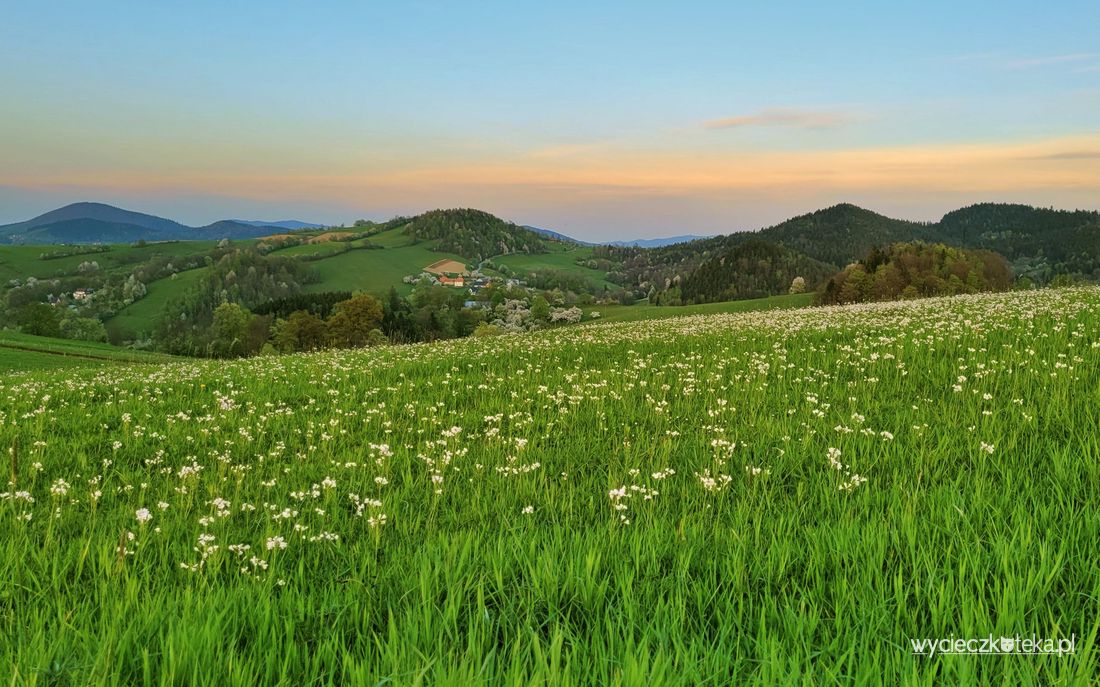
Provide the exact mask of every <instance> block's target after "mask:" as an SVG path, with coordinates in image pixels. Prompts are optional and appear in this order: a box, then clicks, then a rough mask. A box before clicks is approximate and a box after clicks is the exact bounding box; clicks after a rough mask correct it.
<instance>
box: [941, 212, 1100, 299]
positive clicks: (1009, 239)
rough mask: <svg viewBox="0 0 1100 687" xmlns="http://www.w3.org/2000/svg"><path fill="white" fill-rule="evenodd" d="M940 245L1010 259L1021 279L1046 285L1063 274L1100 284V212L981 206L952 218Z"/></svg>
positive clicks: (945, 218) (948, 216)
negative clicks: (1022, 276) (990, 251)
mask: <svg viewBox="0 0 1100 687" xmlns="http://www.w3.org/2000/svg"><path fill="white" fill-rule="evenodd" d="M936 229H937V232H938V236H939V238H938V240H940V241H943V242H944V243H948V244H953V245H957V246H962V247H964V248H984V249H986V250H992V251H996V252H998V253H1000V254H1001V255H1003V256H1005V257H1006V258H1007V259H1008V260H1009V261H1010V262H1012V264H1013V268H1014V269H1015V270H1016V272H1017V274H1026V275H1028V276H1030V277H1031V278H1033V279H1036V280H1038V281H1041V282H1045V281H1048V280H1049V279H1050V278H1051V277H1052V276H1055V275H1058V274H1071V275H1079V276H1082V277H1085V278H1090V279H1100V212H1089V211H1085V210H1054V209H1048V208H1036V207H1031V206H1030V205H1014V204H1007V203H982V204H980V205H971V206H969V207H965V208H962V209H961V210H955V211H954V212H949V213H947V214H946V215H944V216H943V219H942V220H940V222H939V223H938V224H937V225H936Z"/></svg>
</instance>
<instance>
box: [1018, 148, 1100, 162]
mask: <svg viewBox="0 0 1100 687" xmlns="http://www.w3.org/2000/svg"><path fill="white" fill-rule="evenodd" d="M1026 159H1028V160H1100V149H1097V150H1066V151H1062V152H1057V153H1049V154H1047V155H1033V156H1031V157H1029V158H1026Z"/></svg>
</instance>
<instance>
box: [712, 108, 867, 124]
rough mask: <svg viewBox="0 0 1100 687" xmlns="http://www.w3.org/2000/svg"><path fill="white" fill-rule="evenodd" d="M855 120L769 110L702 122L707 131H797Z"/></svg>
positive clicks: (818, 113) (826, 113) (818, 112)
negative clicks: (775, 128) (774, 128)
mask: <svg viewBox="0 0 1100 687" xmlns="http://www.w3.org/2000/svg"><path fill="white" fill-rule="evenodd" d="M853 121H855V118H854V117H853V116H852V115H850V114H846V113H842V112H832V111H826V110H796V109H789V108H771V109H766V110H760V111H758V112H755V113H753V114H749V115H740V116H737V117H726V118H724V119H712V120H710V121H707V122H704V123H703V126H704V127H706V128H707V129H736V128H740V127H749V126H789V127H795V128H798V129H834V128H836V127H839V126H844V125H845V124H850V123H851V122H853Z"/></svg>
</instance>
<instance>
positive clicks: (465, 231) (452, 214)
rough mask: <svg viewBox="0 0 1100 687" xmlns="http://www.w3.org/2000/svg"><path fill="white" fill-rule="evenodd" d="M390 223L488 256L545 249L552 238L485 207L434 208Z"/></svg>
mask: <svg viewBox="0 0 1100 687" xmlns="http://www.w3.org/2000/svg"><path fill="white" fill-rule="evenodd" d="M387 226H388V227H401V229H402V231H403V232H404V233H405V234H407V235H408V236H411V237H413V238H415V239H418V240H421V241H436V242H437V243H436V249H437V250H440V251H448V252H451V253H456V254H458V255H463V256H466V257H468V258H476V259H478V260H484V259H486V258H490V257H492V256H494V255H501V254H504V253H542V252H545V250H546V248H545V246H544V242H545V241H548V240H551V239H549V238H548V237H544V236H540V235H539V234H537V233H535V232H533V231H531V230H530V229H526V228H524V227H521V226H517V225H515V224H512V223H511V222H505V221H504V220H502V219H500V218H499V217H495V216H493V215H490V214H489V213H487V212H483V211H481V210H472V209H465V208H464V209H457V210H432V211H430V212H425V213H424V214H422V215H417V216H416V217H408V218H405V217H402V218H398V219H395V220H391V221H390V222H389V223H388V224H387Z"/></svg>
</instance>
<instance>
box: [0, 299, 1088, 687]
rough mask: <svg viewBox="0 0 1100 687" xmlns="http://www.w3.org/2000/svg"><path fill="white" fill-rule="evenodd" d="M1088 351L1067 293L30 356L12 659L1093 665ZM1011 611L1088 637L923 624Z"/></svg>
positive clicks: (221, 671) (610, 677) (37, 674)
mask: <svg viewBox="0 0 1100 687" xmlns="http://www.w3.org/2000/svg"><path fill="white" fill-rule="evenodd" d="M1098 358H1100V291H1098V290H1095V289H1075V290H1063V291H1042V292H1028V293H1014V294H1002V295H983V296H973V297H961V298H953V299H938V300H928V301H920V302H912V303H904V304H888V305H871V306H856V307H848V308H818V309H808V310H797V311H795V310H792V311H771V312H762V313H739V314H727V315H708V316H700V317H687V318H675V319H671V320H658V321H649V322H636V323H622V324H604V325H596V326H585V327H576V328H567V329H558V330H554V331H551V332H546V333H542V334H534V335H521V336H504V337H497V338H492V339H481V340H464V341H458V342H448V343H444V344H440V345H417V346H407V347H393V348H384V349H375V350H369V351H358V352H329V353H322V354H315V355H307V356H292V357H283V358H273V359H253V360H248V361H240V362H231V363H225V362H186V363H175V364H166V365H162V366H156V367H150V366H142V367H133V368H111V369H104V370H100V371H83V370H81V371H68V372H66V373H28V374H25V375H13V376H8V377H5V378H3V379H2V380H0V392H2V393H0V397H2V398H3V405H2V406H0V446H4V447H7V448H8V449H9V458H10V461H8V462H9V463H10V465H5V466H4V467H3V470H4V472H8V471H10V473H11V476H10V483H9V485H8V486H7V487H5V491H4V492H3V494H4V495H3V497H2V498H0V520H2V521H3V526H2V527H3V529H0V533H2V534H0V580H2V582H0V635H2V636H3V637H4V638H6V641H4V642H0V674H4V675H11V680H10V682H11V684H20V685H21V684H34V685H46V684H107V685H129V684H178V685H197V684H226V685H235V684H239V685H251V684H281V685H329V684H341V685H342V684H349V685H358V684H363V685H376V684H453V685H471V684H486V685H500V684H514V685H533V684H552V685H571V684H601V685H603V684H623V685H641V684H645V685H650V684H684V685H699V684H714V685H718V684H722V685H725V684H752V683H758V684H777V683H778V684H783V683H787V684H791V683H793V684H807V685H809V684H812V685H820V684H826V685H827V684H898V683H903V684H915V685H939V684H973V683H986V682H997V683H1002V684H1089V683H1090V681H1091V680H1092V679H1093V678H1094V676H1095V675H1096V674H1097V655H1096V651H1097V649H1096V638H1097V632H1098V623H1100V555H1098V553H1100V552H1098V545H1097V541H1100V511H1098V509H1097V507H1096V504H1097V501H1096V499H1097V494H1100V438H1098V437H1100V434H1098V433H1097V431H1096V428H1097V426H1098V422H1100V366H1098ZM864 480H865V481H864ZM29 499H33V502H32V501H30V500H29ZM146 510H147V511H148V512H147V513H146ZM28 518H29V519H28ZM245 547H248V548H245ZM990 634H993V635H996V636H1002V635H1005V636H1012V635H1017V634H1019V635H1026V636H1030V635H1032V634H1035V635H1038V636H1040V637H1056V638H1057V637H1065V638H1069V637H1070V636H1075V638H1076V644H1075V653H1074V654H1072V655H1061V656H1054V655H1051V656H1019V655H1004V656H1002V655H993V656H989V655H987V656H961V655H951V656H938V657H931V658H930V657H923V656H914V655H913V652H912V648H911V645H910V641H909V640H910V639H914V638H925V637H928V638H938V637H949V636H954V637H984V636H986V635H990Z"/></svg>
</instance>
